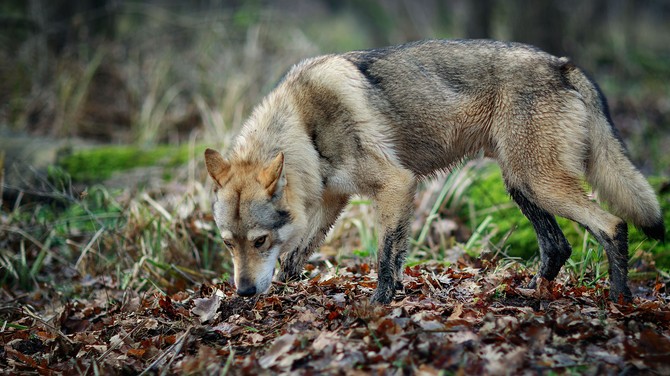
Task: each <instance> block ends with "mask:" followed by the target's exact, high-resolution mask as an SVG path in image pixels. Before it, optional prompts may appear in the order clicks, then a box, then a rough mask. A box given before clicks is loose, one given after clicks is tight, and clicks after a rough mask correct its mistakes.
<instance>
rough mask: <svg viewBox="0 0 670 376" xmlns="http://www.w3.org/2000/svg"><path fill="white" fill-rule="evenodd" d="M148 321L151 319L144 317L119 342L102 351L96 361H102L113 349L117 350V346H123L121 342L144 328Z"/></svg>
mask: <svg viewBox="0 0 670 376" xmlns="http://www.w3.org/2000/svg"><path fill="white" fill-rule="evenodd" d="M148 321H149V320H148V319H144V320H142V323H140V325H137V326H136V327H135V328H133V330H131V331H130V332H129V333H128V334H126V335H125V336H124V337H123V338H122V339H121V340H120V341H119V342H117V343H115V344H113V345H112V346H110V347H109V348H108V349H107V351H105V352H104V353H102V354H101V355H100V356H99V357H98V359H96V361H97V362H101V361H102V360H103V359H104V358H105V357H106V356H107V355H109V353H111V352H112V351H114V350H116V348H117V347H119V346H121V344H122V343H123V342H124V341H125V340H126V338H128V337H130V336H131V335H133V334H134V333H135V332H136V331H138V330H140V329H141V328H144V325H145V324H146V323H147V322H148Z"/></svg>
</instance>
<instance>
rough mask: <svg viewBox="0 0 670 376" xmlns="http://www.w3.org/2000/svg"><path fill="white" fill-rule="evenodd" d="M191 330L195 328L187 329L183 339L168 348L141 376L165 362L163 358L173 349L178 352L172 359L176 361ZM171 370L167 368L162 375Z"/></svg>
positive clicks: (180, 338)
mask: <svg viewBox="0 0 670 376" xmlns="http://www.w3.org/2000/svg"><path fill="white" fill-rule="evenodd" d="M191 328H193V327H192V326H189V327H188V328H187V329H186V332H184V334H182V335H181V337H179V339H178V340H177V342H175V343H174V344H173V345H172V346H170V347H168V349H167V350H165V351H164V352H163V353H162V354H161V355H160V356H159V357H158V358H156V360H154V361H153V362H152V363H151V364H149V366H148V367H147V368H145V369H144V371H142V373H140V375H139V376H142V375H145V374H147V373H148V372H149V371H150V370H151V369H152V368H154V367H155V366H156V365H158V363H160V362H161V361H162V360H163V358H165V357H166V356H167V355H168V354H169V353H170V352H171V351H172V350H173V349H175V350H176V351H175V353H174V356H173V357H172V359H174V358H175V357H176V356H177V354H179V352H180V351H181V348H182V346H183V345H184V342H186V337H187V336H188V335H189V333H191ZM171 363H172V360H170V363H168V366H169V365H170V364H171ZM169 368H170V367H165V368H164V369H163V371H162V372H161V375H164V374H165V373H166V372H167V369H169Z"/></svg>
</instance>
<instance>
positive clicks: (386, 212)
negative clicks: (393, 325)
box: [372, 170, 416, 304]
mask: <svg viewBox="0 0 670 376" xmlns="http://www.w3.org/2000/svg"><path fill="white" fill-rule="evenodd" d="M415 191H416V180H415V179H414V176H413V175H412V174H411V173H410V172H409V171H406V170H395V171H393V174H392V175H390V176H389V177H388V180H387V181H386V184H385V186H384V188H383V189H382V190H380V191H377V192H376V193H375V195H374V198H375V202H376V208H377V216H378V222H379V239H380V244H379V250H378V252H377V264H378V266H377V274H378V276H379V277H378V279H377V290H375V293H374V294H373V295H372V302H373V303H381V304H387V303H389V302H391V300H392V299H393V296H395V291H396V288H397V287H398V286H400V285H401V281H402V267H403V265H404V263H405V256H407V250H408V248H409V227H410V219H411V217H412V211H413V205H412V203H413V199H414V193H415Z"/></svg>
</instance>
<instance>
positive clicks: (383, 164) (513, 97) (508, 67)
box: [205, 40, 665, 304]
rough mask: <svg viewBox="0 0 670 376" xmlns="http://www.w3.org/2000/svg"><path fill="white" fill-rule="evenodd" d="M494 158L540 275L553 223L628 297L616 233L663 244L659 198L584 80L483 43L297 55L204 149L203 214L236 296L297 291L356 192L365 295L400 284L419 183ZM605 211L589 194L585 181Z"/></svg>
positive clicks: (613, 291)
mask: <svg viewBox="0 0 670 376" xmlns="http://www.w3.org/2000/svg"><path fill="white" fill-rule="evenodd" d="M482 154H483V155H484V156H485V157H489V158H492V159H494V160H496V161H497V163H498V164H499V165H500V168H501V170H502V175H503V178H504V181H505V185H506V188H507V190H508V192H509V195H510V196H511V198H512V199H513V200H514V201H515V202H516V204H517V205H518V206H519V208H520V209H521V212H523V214H524V215H525V216H526V217H527V218H528V220H530V222H531V223H532V225H533V227H534V229H535V232H536V234H537V240H538V243H539V248H540V267H539V271H538V273H537V275H536V276H535V277H534V278H533V279H532V280H531V282H530V285H529V287H530V288H535V286H536V283H537V278H538V277H542V278H545V279H547V280H553V279H554V278H555V277H556V275H557V274H558V272H559V270H560V268H561V267H562V266H563V264H564V263H565V262H566V260H567V259H568V258H569V257H570V254H571V252H572V249H571V246H570V244H569V243H568V241H567V240H566V238H565V236H564V235H563V232H562V231H561V229H560V228H559V226H558V224H557V223H556V220H555V216H561V217H565V218H568V219H570V220H572V221H575V222H577V223H579V224H581V225H582V226H584V227H585V228H586V230H588V231H589V232H590V233H591V234H592V235H593V236H594V237H595V239H597V241H598V242H599V243H600V244H601V245H602V246H603V247H604V249H605V252H606V254H607V257H608V260H609V278H610V295H609V296H610V298H611V299H612V300H614V301H616V302H629V301H631V300H632V294H631V291H630V289H629V288H628V285H627V273H628V241H627V237H628V226H627V222H631V223H632V224H633V225H635V226H636V227H638V228H639V229H641V230H642V231H643V232H644V233H645V234H646V235H647V236H649V237H650V238H653V239H658V240H661V241H662V240H663V239H664V236H665V226H664V223H663V217H662V215H661V209H660V206H659V203H658V200H657V198H656V195H655V193H654V191H653V190H652V188H651V187H650V185H649V184H648V182H647V181H646V179H645V178H644V177H643V175H642V174H641V173H640V172H639V171H638V170H637V169H636V168H635V167H634V166H633V164H632V163H631V161H630V159H629V157H628V155H627V150H626V147H625V146H624V144H623V142H622V140H621V139H620V138H619V136H618V134H617V131H616V129H615V128H614V125H613V123H612V119H611V117H610V114H609V110H608V107H607V102H606V100H605V97H604V96H603V94H602V92H601V91H600V89H599V88H598V86H597V84H596V83H595V82H594V81H592V80H591V79H590V78H588V77H587V75H586V74H585V73H584V72H583V71H582V70H581V69H580V68H578V67H577V66H576V65H574V64H573V63H572V62H570V60H569V59H567V58H564V57H556V56H553V55H550V54H548V53H546V52H543V51H541V50H539V49H537V48H535V47H533V46H530V45H525V44H520V43H508V42H499V41H490V40H426V41H419V42H412V43H408V44H404V45H400V46H392V47H386V48H379V49H371V50H364V51H353V52H347V53H342V54H331V55H325V56H320V57H315V58H310V59H306V60H304V61H302V62H300V63H298V64H296V65H295V66H293V67H292V68H291V69H290V70H289V71H288V73H286V75H285V76H284V77H283V79H282V80H281V81H280V82H279V83H278V84H277V86H276V87H275V88H274V90H272V91H271V92H270V93H269V94H268V95H267V97H266V98H265V99H264V100H263V101H262V103H260V104H259V105H258V106H257V107H256V108H255V109H254V111H253V112H252V114H251V116H250V118H249V119H248V120H247V121H246V122H245V124H244V126H243V128H242V130H241V134H240V135H239V137H238V138H237V139H236V142H235V144H234V146H233V147H232V149H231V150H230V151H229V153H228V155H227V156H226V157H224V156H223V155H222V154H220V153H219V152H217V151H215V150H212V149H207V150H206V151H205V165H206V168H207V171H208V172H209V175H210V176H211V178H212V179H213V180H214V187H215V189H214V196H215V200H214V203H213V217H214V220H215V222H216V225H217V226H218V228H219V230H220V233H221V237H222V238H223V242H224V244H225V246H226V247H227V248H228V249H229V250H230V252H231V253H232V258H233V263H234V280H235V285H236V287H237V293H238V294H239V295H241V296H253V295H256V294H261V293H264V292H266V291H267V290H268V289H269V287H270V285H271V282H272V278H273V275H274V274H275V273H274V272H275V266H276V265H277V261H279V270H278V272H277V276H276V277H277V279H278V280H280V281H287V280H294V279H298V278H299V277H300V276H301V273H302V269H303V265H304V264H305V262H306V260H307V259H308V257H309V256H310V254H311V253H312V252H313V251H314V250H315V249H316V248H318V247H319V245H320V244H321V243H322V241H323V240H324V238H325V236H326V234H327V233H328V231H329V229H330V228H331V227H332V226H333V224H334V222H335V221H336V220H337V218H338V216H339V215H340V213H341V212H342V210H343V208H344V207H345V205H347V203H348V201H349V198H350V197H351V196H352V195H354V194H360V195H366V196H369V197H370V198H371V199H372V200H373V202H374V204H375V210H376V216H377V221H378V225H379V236H378V239H379V240H380V241H379V250H378V261H377V263H378V265H377V268H378V276H379V277H378V285H377V288H376V290H375V292H374V293H373V295H372V298H371V300H372V301H373V302H376V303H382V304H385V303H389V302H390V301H391V300H392V299H393V297H394V294H395V291H396V289H397V288H399V287H401V286H402V284H401V282H402V270H403V263H404V260H405V256H406V254H407V251H408V245H409V244H408V241H409V235H410V234H409V227H410V219H411V217H412V212H413V197H414V195H415V191H416V189H417V182H418V181H420V180H421V179H425V178H429V177H431V176H433V175H435V174H437V173H439V172H441V171H448V170H450V169H452V168H453V167H454V166H456V165H457V164H459V163H460V162H461V161H463V160H464V159H466V158H472V157H477V156H480V155H482ZM584 180H585V181H586V182H588V183H589V184H590V185H591V186H592V187H593V188H594V189H595V190H596V192H597V197H598V198H599V200H601V201H603V202H604V203H606V204H607V207H608V209H609V211H606V210H604V209H603V208H602V207H601V206H600V205H599V204H598V203H596V202H594V201H592V200H591V199H589V197H588V196H587V194H586V192H585V190H584V187H583V182H584Z"/></svg>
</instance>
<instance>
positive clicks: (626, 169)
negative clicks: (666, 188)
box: [561, 59, 665, 241]
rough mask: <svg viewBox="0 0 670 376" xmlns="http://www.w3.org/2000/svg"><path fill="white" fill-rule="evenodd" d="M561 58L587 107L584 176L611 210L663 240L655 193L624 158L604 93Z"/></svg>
mask: <svg viewBox="0 0 670 376" xmlns="http://www.w3.org/2000/svg"><path fill="white" fill-rule="evenodd" d="M562 61H563V65H562V67H561V69H562V72H563V74H564V76H565V77H566V78H567V80H568V82H569V83H570V84H571V85H572V86H574V87H575V88H576V89H577V91H578V92H579V93H580V94H581V95H582V97H583V98H584V102H585V103H586V106H587V107H588V110H589V142H590V147H589V152H588V153H589V154H588V155H587V164H586V180H587V181H588V182H589V184H591V185H592V186H593V187H594V188H595V190H596V192H597V193H598V197H599V199H601V200H602V201H604V202H605V203H607V204H608V205H609V207H610V209H611V211H612V212H613V213H614V214H616V215H618V216H619V217H621V218H623V219H625V220H626V221H629V222H632V223H633V224H634V225H635V226H636V227H638V228H640V229H641V230H642V231H643V232H644V233H645V234H646V235H647V236H649V237H651V238H654V239H658V240H661V241H663V240H664V237H665V226H664V223H663V215H662V213H661V208H660V205H659V203H658V199H657V198H656V194H655V193H654V190H653V189H652V188H651V186H650V185H649V183H648V182H647V180H646V179H645V178H644V176H643V175H642V174H641V173H640V171H638V170H637V168H635V166H633V164H632V162H631V161H630V159H629V158H628V155H627V154H628V152H627V150H626V147H625V145H624V144H623V142H622V140H621V139H620V138H619V136H618V134H617V131H616V129H615V128H614V124H613V123H612V119H611V117H610V114H609V109H608V107H607V101H606V99H605V97H604V96H603V94H602V92H601V91H600V89H599V88H598V86H597V84H596V83H595V82H593V81H592V80H590V79H589V78H588V77H587V76H586V75H585V74H584V73H583V72H582V71H581V70H580V69H579V68H577V67H576V66H574V65H573V64H572V63H570V62H568V61H567V59H564V60H562Z"/></svg>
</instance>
